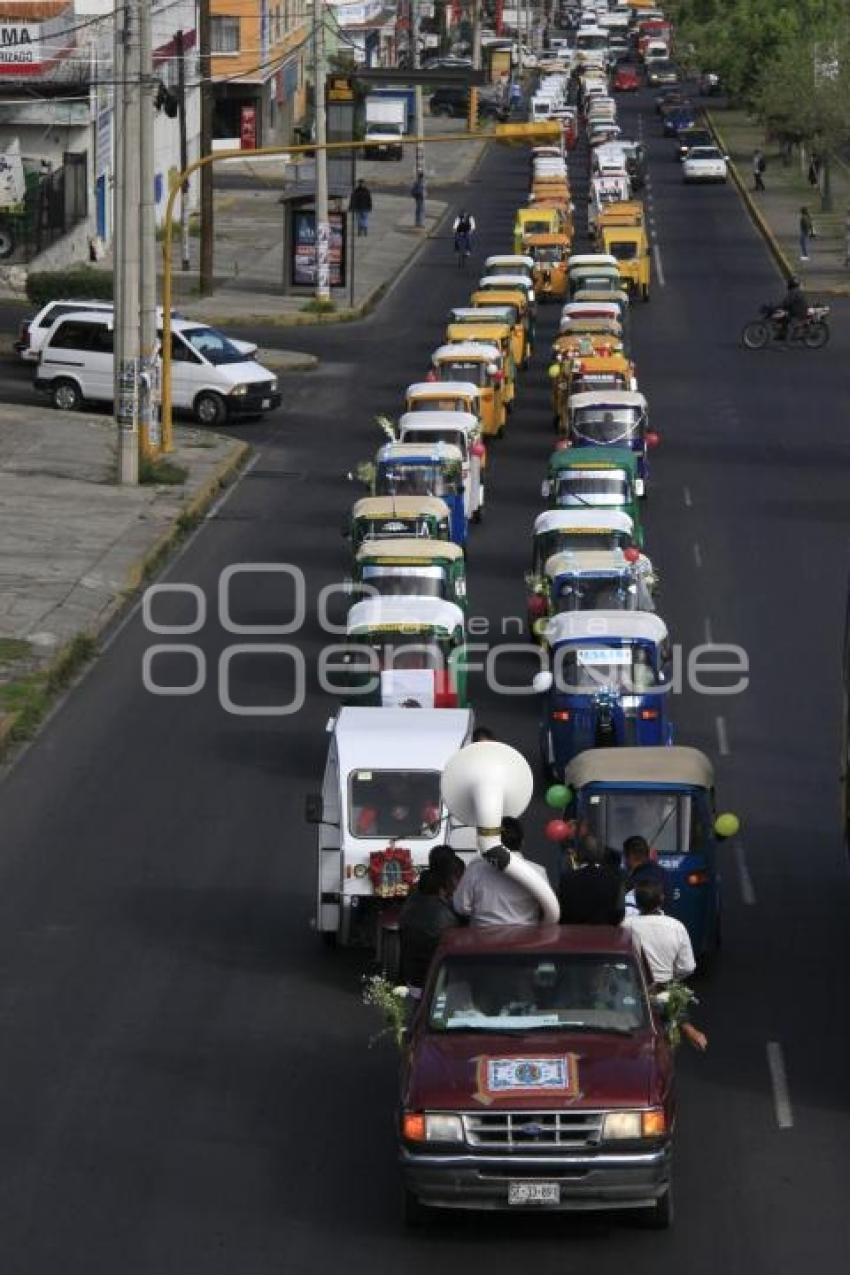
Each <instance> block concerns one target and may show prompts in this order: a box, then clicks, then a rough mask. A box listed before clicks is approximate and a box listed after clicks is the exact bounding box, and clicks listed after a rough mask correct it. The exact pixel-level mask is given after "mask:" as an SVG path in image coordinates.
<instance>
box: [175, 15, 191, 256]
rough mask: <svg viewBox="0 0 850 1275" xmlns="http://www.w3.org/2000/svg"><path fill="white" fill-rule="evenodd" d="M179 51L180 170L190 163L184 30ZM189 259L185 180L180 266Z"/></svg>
mask: <svg viewBox="0 0 850 1275" xmlns="http://www.w3.org/2000/svg"><path fill="white" fill-rule="evenodd" d="M174 47H175V49H176V51H177V122H178V124H179V127H180V172H181V173H185V171H186V169H187V167H188V165H189V147H188V144H187V141H186V42H185V40H184V39H183V32H182V31H178V32H177V33H176V34H175V36H174ZM191 264H192V263H191V261H190V259H189V183H188V182H184V183H183V186H182V189H181V191H180V268H181V270H184V271H186V270H188V269H189V268H190V266H191Z"/></svg>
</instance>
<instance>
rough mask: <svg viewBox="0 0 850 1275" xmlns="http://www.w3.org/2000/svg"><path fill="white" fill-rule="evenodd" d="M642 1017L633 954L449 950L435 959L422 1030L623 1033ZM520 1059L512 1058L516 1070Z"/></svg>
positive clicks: (644, 1010) (639, 1023) (643, 1006)
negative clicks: (452, 952) (468, 954)
mask: <svg viewBox="0 0 850 1275" xmlns="http://www.w3.org/2000/svg"><path fill="white" fill-rule="evenodd" d="M647 1021H648V1013H647V1008H646V997H645V994H644V991H643V988H642V986H641V982H640V976H639V974H638V970H637V965H636V962H635V960H634V958H631V957H621V956H608V955H606V954H599V955H585V954H584V953H581V954H578V953H572V952H569V953H566V952H553V953H548V952H547V953H545V954H543V955H540V954H526V953H525V952H523V953H516V954H513V953H510V954H507V955H504V956H503V955H501V954H499V955H498V956H490V957H486V958H483V957H480V956H478V957H471V958H470V957H458V956H450V957H447V958H446V959H445V960H443V961H442V962H441V964H440V967H439V970H438V972H437V981H436V984H435V986H434V994H433V996H432V998H431V1003H430V1005H429V1007H428V1027H429V1030H430V1031H432V1032H440V1033H444V1032H504V1031H521V1032H522V1033H523V1034H526V1033H529V1032H545V1031H589V1032H597V1033H598V1032H603V1033H604V1032H614V1033H618V1034H619V1033H624V1034H626V1033H630V1032H633V1031H638V1030H639V1029H640V1028H642V1027H645V1026H646V1024H647ZM559 1061H560V1060H557V1059H555V1060H553V1062H554V1063H557V1062H559ZM512 1065H513V1064H510V1063H506V1066H507V1067H508V1069H510V1067H511V1066H512ZM522 1065H523V1064H522V1063H521V1062H517V1063H516V1064H515V1066H516V1068H517V1071H519V1068H520V1067H522ZM507 1083H508V1084H510V1078H508V1081H507Z"/></svg>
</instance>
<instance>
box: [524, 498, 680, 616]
mask: <svg viewBox="0 0 850 1275" xmlns="http://www.w3.org/2000/svg"><path fill="white" fill-rule="evenodd" d="M611 549H617V550H619V551H620V552H621V553H623V554H624V556H625V557H626V559H627V560H628V561H631V562H633V563H634V565H635V567H636V569H637V571H638V572H639V573H640V575H641V576H642V578H643V583H644V585H645V586H646V588H647V589H648V590H649V591H650V593H652V592H653V590H654V589H655V585H656V577H655V572H654V571H653V567H652V563H651V562H650V560H649V558H647V557H646V555H645V554H643V553H641V552H640V550H639V549H638V548H637V547H636V545H635V542H634V523H633V522H632V519H631V518H630V517H629V515H628V514H626V513H624V512H623V511H622V510H620V509H582V508H575V507H573V508H568V509H546V510H544V511H543V513H541V514H538V515H537V517H536V518H535V520H534V527H533V530H532V541H531V570H530V571H529V572H528V573H527V574H526V577H525V584H526V590H527V608H528V629H529V633H530V634H532V635H534V631H535V623H536V621H537V620H539V619H540V618H541V616H546V615H548V614H549V590H548V584H547V580H546V573H545V567H546V563H547V562H548V561H549V559H550V558H551V557H552V556H553V555H554V554H558V553H562V552H564V551H575V552H578V553H586V552H591V551H597V552H598V551H604V550H611ZM653 606H654V603H653Z"/></svg>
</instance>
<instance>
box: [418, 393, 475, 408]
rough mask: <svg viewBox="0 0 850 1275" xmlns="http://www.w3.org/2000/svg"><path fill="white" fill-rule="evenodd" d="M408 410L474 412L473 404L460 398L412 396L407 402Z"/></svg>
mask: <svg viewBox="0 0 850 1275" xmlns="http://www.w3.org/2000/svg"><path fill="white" fill-rule="evenodd" d="M407 410H408V412H474V411H475V404H474V403H473V404H471V405H470V404H469V403H467V402H466V401H465V400H464V399H462V398H438V397H436V396H435V397H433V398H431V397H429V398H414V399H412V400H411V401H410V402H408V404H407Z"/></svg>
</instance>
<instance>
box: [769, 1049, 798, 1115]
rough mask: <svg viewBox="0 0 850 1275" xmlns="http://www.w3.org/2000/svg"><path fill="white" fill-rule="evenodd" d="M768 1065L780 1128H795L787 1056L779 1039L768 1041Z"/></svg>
mask: <svg viewBox="0 0 850 1275" xmlns="http://www.w3.org/2000/svg"><path fill="white" fill-rule="evenodd" d="M767 1067H768V1070H769V1072H770V1083H771V1085H772V1086H773V1106H774V1110H775V1111H776V1123H777V1124H778V1125H779V1128H780V1129H793V1127H794V1112H793V1110H792V1109H791V1094H790V1092H789V1089H788V1074H787V1072H786V1070H785V1056H784V1054H783V1053H782V1046H781V1045H780V1043H779V1041H778V1040H769V1041H768V1042H767Z"/></svg>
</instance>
